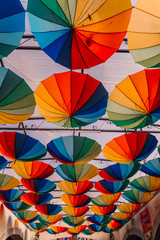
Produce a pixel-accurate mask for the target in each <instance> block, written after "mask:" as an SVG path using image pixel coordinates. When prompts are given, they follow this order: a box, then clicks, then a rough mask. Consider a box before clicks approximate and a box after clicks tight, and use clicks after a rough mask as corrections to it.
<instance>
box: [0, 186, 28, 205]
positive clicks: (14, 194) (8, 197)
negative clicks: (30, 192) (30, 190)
mask: <svg viewBox="0 0 160 240" xmlns="http://www.w3.org/2000/svg"><path fill="white" fill-rule="evenodd" d="M23 194H24V192H23V191H22V190H20V189H11V190H7V191H0V200H1V201H3V202H18V201H20V197H21V196H22V195H23Z"/></svg>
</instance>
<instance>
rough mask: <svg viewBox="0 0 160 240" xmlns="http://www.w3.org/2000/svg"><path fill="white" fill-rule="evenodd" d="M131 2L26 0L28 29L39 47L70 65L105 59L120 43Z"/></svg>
mask: <svg viewBox="0 0 160 240" xmlns="http://www.w3.org/2000/svg"><path fill="white" fill-rule="evenodd" d="M131 8H132V5H131V2H130V1H129V0H123V1H121V4H119V1H118V0H115V1H109V2H108V1H106V0H103V1H102V2H99V1H98V2H97V1H96V2H94V6H93V3H92V1H84V2H81V3H80V2H78V3H77V2H75V1H71V2H70V4H67V3H66V2H61V1H58V2H55V3H52V2H50V1H49V0H41V1H40V0H36V2H35V1H34V2H33V1H32V0H29V1H28V16H29V21H30V25H31V31H32V33H33V34H34V36H35V38H36V39H37V42H38V43H39V45H40V47H41V49H42V50H43V51H44V52H45V53H46V54H47V55H48V56H49V57H51V58H52V59H53V60H54V61H56V62H57V63H59V64H61V65H63V66H66V67H68V68H70V69H84V68H90V67H93V66H95V65H97V64H100V63H103V62H105V61H106V60H107V59H108V58H109V57H111V56H112V55H113V54H114V53H115V52H116V51H117V50H118V49H119V47H120V45H121V43H122V41H123V39H124V37H125V34H126V30H127V26H128V22H129V19H130V14H131Z"/></svg>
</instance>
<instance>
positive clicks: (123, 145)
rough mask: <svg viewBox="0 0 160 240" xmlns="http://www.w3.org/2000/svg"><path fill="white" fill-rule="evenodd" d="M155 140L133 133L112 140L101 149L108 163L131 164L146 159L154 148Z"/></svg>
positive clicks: (147, 135)
mask: <svg viewBox="0 0 160 240" xmlns="http://www.w3.org/2000/svg"><path fill="white" fill-rule="evenodd" d="M156 146H157V139H156V137H154V136H153V135H151V134H149V133H144V132H134V133H129V134H124V135H122V136H120V137H116V138H113V139H112V140H111V141H110V142H109V143H107V144H106V145H105V147H104V149H103V155H104V156H105V157H106V158H107V159H109V160H110V161H114V162H118V163H123V164H124V163H132V162H133V161H134V162H137V161H142V160H143V159H145V158H147V157H148V156H149V155H150V154H151V153H152V152H153V151H154V149H155V148H156Z"/></svg>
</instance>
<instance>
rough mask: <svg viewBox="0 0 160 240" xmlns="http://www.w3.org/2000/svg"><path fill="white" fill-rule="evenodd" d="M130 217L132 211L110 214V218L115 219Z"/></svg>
mask: <svg viewBox="0 0 160 240" xmlns="http://www.w3.org/2000/svg"><path fill="white" fill-rule="evenodd" d="M131 217H132V213H123V212H115V213H114V214H112V216H111V218H112V219H114V220H115V221H116V220H118V221H119V220H126V219H130V218H131Z"/></svg>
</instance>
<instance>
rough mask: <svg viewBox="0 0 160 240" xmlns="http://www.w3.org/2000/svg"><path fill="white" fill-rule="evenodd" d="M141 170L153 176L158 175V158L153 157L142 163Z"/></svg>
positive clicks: (159, 171) (159, 169)
mask: <svg viewBox="0 0 160 240" xmlns="http://www.w3.org/2000/svg"><path fill="white" fill-rule="evenodd" d="M140 170H141V171H142V172H144V173H147V174H149V175H151V176H154V177H160V158H155V159H152V160H150V161H148V162H147V163H146V164H143V165H142V166H141V169H140Z"/></svg>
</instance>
